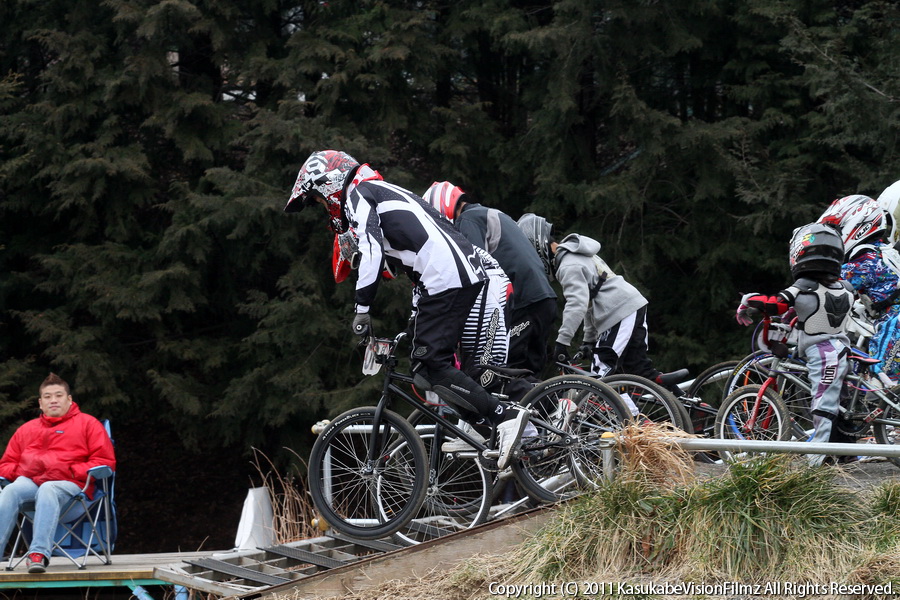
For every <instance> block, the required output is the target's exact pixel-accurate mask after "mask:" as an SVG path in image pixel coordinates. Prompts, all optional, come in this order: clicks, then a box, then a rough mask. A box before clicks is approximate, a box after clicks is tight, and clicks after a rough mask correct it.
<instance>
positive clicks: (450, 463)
mask: <svg viewBox="0 0 900 600" xmlns="http://www.w3.org/2000/svg"><path fill="white" fill-rule="evenodd" d="M447 417H448V416H442V417H441V418H447ZM408 420H409V422H410V423H411V424H412V425H413V426H414V427H415V428H416V431H417V432H418V433H419V437H421V438H422V442H423V443H424V445H425V451H426V453H427V455H428V486H427V488H426V492H425V501H424V502H423V503H422V506H421V507H420V508H419V510H418V511H417V512H416V514H415V515H413V518H412V519H411V520H410V521H409V523H407V524H406V525H404V526H403V527H401V528H400V530H399V531H397V533H395V534H394V538H395V539H396V540H397V541H399V542H400V543H402V544H406V545H413V544H418V543H421V542H425V541H428V540H431V539H434V538H437V537H441V536H444V535H448V534H451V533H454V532H456V531H460V530H463V529H469V528H470V527H475V526H476V525H480V524H481V523H483V522H485V521H486V520H487V518H488V516H489V514H490V509H491V501H492V500H493V496H494V494H493V489H494V481H493V474H492V473H490V472H489V471H488V470H487V469H485V468H484V467H483V466H482V464H481V462H480V461H479V460H478V458H477V455H476V454H475V453H474V449H472V450H470V451H468V452H466V451H462V452H452V453H451V452H443V451H442V450H441V445H442V444H443V443H444V442H445V441H447V439H448V438H447V436H446V430H445V429H444V428H442V427H440V425H439V424H437V423H436V422H435V421H433V420H432V419H430V418H429V417H427V416H426V415H424V414H423V413H422V412H421V411H419V410H418V409H417V410H415V411H413V413H412V414H411V415H410V416H409V419H408Z"/></svg>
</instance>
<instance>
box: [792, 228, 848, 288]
mask: <svg viewBox="0 0 900 600" xmlns="http://www.w3.org/2000/svg"><path fill="white" fill-rule="evenodd" d="M789 262H790V265H791V275H793V276H794V277H798V278H799V277H801V276H803V275H808V274H813V273H827V274H829V275H833V276H835V277H840V275H841V265H842V264H843V262H844V243H843V241H842V240H841V235H840V233H839V232H838V231H837V230H836V229H835V228H834V227H833V226H831V225H824V224H822V223H808V224H806V225H803V226H801V227H798V228H796V229H795V230H794V234H793V235H792V236H791V242H790V253H789Z"/></svg>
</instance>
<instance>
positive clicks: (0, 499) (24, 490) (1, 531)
mask: <svg viewBox="0 0 900 600" xmlns="http://www.w3.org/2000/svg"><path fill="white" fill-rule="evenodd" d="M79 492H81V488H80V487H78V485H77V484H75V483H72V482H71V481H48V482H46V483H43V484H41V485H40V486H38V485H37V484H35V483H34V482H33V481H32V480H30V479H29V478H27V477H19V478H17V479H16V480H15V481H13V482H12V483H10V484H9V485H7V486H6V487H4V488H3V490H0V552H3V551H4V550H5V549H6V544H7V543H8V542H9V536H10V534H12V530H13V528H14V527H15V525H16V519H17V518H18V516H19V509H20V508H21V507H22V505H23V504H25V503H26V502H30V501H32V500H34V508H35V510H34V527H33V530H34V535H32V538H31V546H30V547H29V549H28V552H29V553H32V552H38V553H40V554H43V555H44V556H46V557H49V556H50V548H51V545H52V543H53V540H52V538H53V534H54V533H56V526H57V524H58V523H59V513H60V511H61V510H62V507H63V506H64V505H65V504H66V502H68V501H69V500H71V499H72V498H73V497H75V496H76V495H78V493H79Z"/></svg>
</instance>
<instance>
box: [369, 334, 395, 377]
mask: <svg viewBox="0 0 900 600" xmlns="http://www.w3.org/2000/svg"><path fill="white" fill-rule="evenodd" d="M390 350H391V344H390V342H382V341H378V340H375V339H372V340H370V341H369V343H368V344H366V356H365V358H364V359H363V366H362V372H363V375H375V374H376V373H378V371H380V370H381V362H380V361H379V360H378V357H379V356H387V354H388V353H389V352H390Z"/></svg>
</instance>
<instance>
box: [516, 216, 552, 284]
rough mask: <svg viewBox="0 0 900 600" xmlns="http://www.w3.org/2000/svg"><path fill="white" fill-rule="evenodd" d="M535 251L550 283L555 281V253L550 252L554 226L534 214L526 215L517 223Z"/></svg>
mask: <svg viewBox="0 0 900 600" xmlns="http://www.w3.org/2000/svg"><path fill="white" fill-rule="evenodd" d="M516 225H518V226H519V229H521V230H522V233H524V234H525V237H526V238H528V241H529V242H531V245H532V246H534V249H535V250H537V253H538V256H540V257H541V262H542V263H544V272H545V273H546V274H547V277H549V278H550V281H553V279H554V277H555V276H554V273H553V253H552V252H551V251H550V238H551V237H552V232H553V224H552V223H549V222H547V219H545V218H544V217H539V216H537V215H536V214H534V213H525V214H524V215H522V216H521V217H519V220H518V221H517V222H516Z"/></svg>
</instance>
